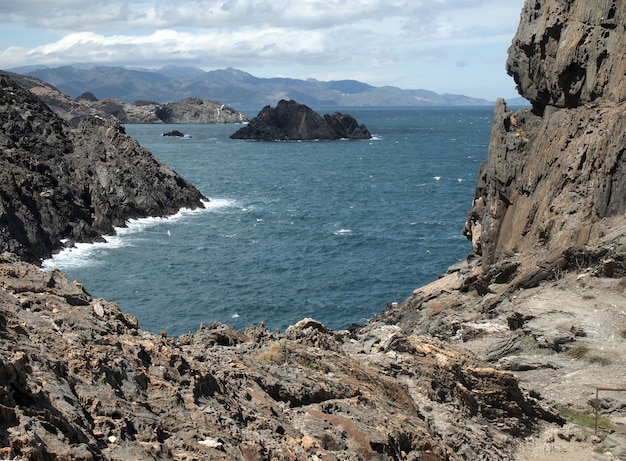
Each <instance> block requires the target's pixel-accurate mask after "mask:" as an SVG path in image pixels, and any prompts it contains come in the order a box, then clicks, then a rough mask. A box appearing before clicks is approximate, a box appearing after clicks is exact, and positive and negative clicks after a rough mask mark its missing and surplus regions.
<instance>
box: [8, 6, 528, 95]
mask: <svg viewBox="0 0 626 461" xmlns="http://www.w3.org/2000/svg"><path fill="white" fill-rule="evenodd" d="M523 3H524V0H178V1H176V0H134V1H132V0H131V1H129V0H91V1H89V0H18V1H15V0H0V69H5V70H8V69H14V68H18V67H22V66H33V65H46V66H49V67H57V66H63V65H71V64H99V65H122V66H128V67H133V68H147V69H154V68H159V67H162V66H167V65H180V66H194V67H199V68H202V69H204V70H215V69H224V68H227V67H233V68H236V69H240V70H243V71H245V72H249V73H250V74H252V75H255V76H257V77H268V78H269V77H289V78H298V79H307V78H315V79H317V80H323V81H328V80H343V79H354V80H359V81H361V82H365V83H369V84H370V85H374V86H385V85H391V86H396V87H400V88H404V89H426V90H431V91H436V92H437V93H454V94H464V95H467V96H472V97H481V98H485V99H488V100H495V99H496V98H498V97H505V98H513V97H516V96H518V95H517V91H516V90H515V83H514V82H513V79H512V78H511V77H509V76H508V75H507V73H506V70H505V62H506V56H507V55H506V52H507V49H508V47H509V46H510V44H511V40H512V38H513V36H514V34H515V31H516V30H517V26H518V24H519V18H520V12H521V10H522V6H523Z"/></svg>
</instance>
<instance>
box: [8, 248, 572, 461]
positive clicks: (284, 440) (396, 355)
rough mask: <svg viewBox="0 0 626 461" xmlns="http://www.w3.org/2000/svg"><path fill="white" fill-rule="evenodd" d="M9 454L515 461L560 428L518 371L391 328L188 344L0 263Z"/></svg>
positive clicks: (206, 330)
mask: <svg viewBox="0 0 626 461" xmlns="http://www.w3.org/2000/svg"><path fill="white" fill-rule="evenodd" d="M0 288H1V289H0V336H1V337H2V341H1V342H0V376H2V379H1V380H0V408H1V409H2V415H3V418H2V420H1V422H0V447H2V448H0V457H3V458H14V457H18V458H20V459H43V460H47V459H59V458H64V459H119V460H121V459H246V460H255V459H283V460H301V459H314V458H315V457H318V458H319V459H328V460H333V459H334V460H340V459H343V460H345V459H413V460H418V459H428V460H455V459H481V458H483V459H487V458H488V459H493V460H504V459H510V457H511V453H512V450H513V448H514V445H515V443H516V441H519V440H521V438H522V437H524V436H527V435H529V434H531V433H532V431H533V429H534V427H535V426H536V424H537V423H538V422H539V421H541V420H550V421H560V419H559V417H558V416H556V415H555V414H554V413H552V412H550V411H547V410H546V409H544V408H543V407H542V406H541V405H540V404H539V403H538V402H537V401H536V400H535V399H534V398H532V397H531V396H530V395H529V394H528V393H527V392H526V391H524V390H523V389H521V388H520V387H519V385H518V383H517V380H516V378H515V377H514V376H513V375H511V374H510V373H508V372H502V371H498V370H496V369H494V368H493V367H492V366H491V365H489V364H487V363H486V362H483V361H481V360H479V359H477V358H476V357H475V356H474V355H472V354H469V353H465V352H461V351H459V350H455V349H452V348H450V347H448V346H445V345H444V344H443V343H441V342H438V341H434V340H430V339H424V338H418V337H416V336H410V335H406V334H405V333H403V332H402V330H401V329H400V328H398V327H395V326H387V325H379V326H378V327H376V328H369V329H368V330H363V331H362V332H358V331H357V332H353V333H350V332H348V331H342V332H333V331H331V330H329V329H327V328H326V327H324V326H323V325H322V324H320V323H319V322H316V321H314V320H311V319H307V320H305V321H302V322H299V323H298V324H296V325H294V326H292V327H290V328H289V329H288V330H287V331H286V332H285V333H283V334H278V333H273V332H270V331H269V330H267V329H265V328H264V327H263V326H257V327H251V328H249V329H248V330H247V331H246V332H245V333H240V332H237V331H235V330H233V329H231V328H229V327H227V326H225V325H221V324H214V325H210V326H207V327H202V328H201V329H200V330H199V331H198V332H197V333H195V334H193V335H186V336H183V337H181V338H179V339H171V338H167V336H166V335H165V334H162V335H161V336H158V335H155V334H150V333H147V332H144V331H142V330H141V329H140V328H139V326H138V325H137V321H136V320H135V319H134V318H132V317H129V316H128V315H125V314H123V313H122V312H120V310H119V307H118V306H117V305H116V304H114V303H110V302H107V301H105V300H103V299H94V298H92V297H91V296H90V295H89V294H88V293H87V292H86V291H85V290H84V288H83V287H82V286H81V285H80V284H78V283H77V282H69V281H68V280H67V279H66V278H65V277H64V275H63V274H62V273H61V272H58V271H52V272H42V271H40V270H39V269H37V268H36V267H34V266H32V265H30V264H27V263H24V262H21V261H19V260H18V259H16V258H15V257H14V256H12V255H9V254H3V255H1V256H0Z"/></svg>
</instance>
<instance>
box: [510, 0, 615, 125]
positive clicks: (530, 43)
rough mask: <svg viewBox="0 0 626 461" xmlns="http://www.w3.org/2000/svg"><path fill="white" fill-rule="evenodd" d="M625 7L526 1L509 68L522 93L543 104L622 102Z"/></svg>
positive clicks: (605, 0)
mask: <svg viewBox="0 0 626 461" xmlns="http://www.w3.org/2000/svg"><path fill="white" fill-rule="evenodd" d="M625 22H626V8H625V5H624V3H623V2H620V1H616V0H598V1H597V2H594V3H593V5H590V4H589V3H588V2H583V1H571V0H569V1H554V0H547V1H538V0H537V1H527V2H526V4H525V5H524V9H523V10H522V15H521V22H520V27H519V29H518V31H517V34H516V35H515V38H514V39H513V44H512V46H511V48H510V49H509V58H508V61H507V70H508V72H509V74H510V75H512V76H513V78H514V79H515V82H516V83H517V84H518V88H519V92H520V94H521V95H522V96H524V97H525V98H526V99H528V100H529V101H531V102H532V105H533V108H534V109H535V112H536V113H538V114H542V113H543V110H544V108H545V107H546V106H554V107H559V108H563V107H571V108H574V107H579V106H581V105H582V104H585V103H589V102H595V101H598V102H606V101H611V102H616V103H618V102H622V101H624V100H626V79H624V75H626V55H624V52H623V50H624V48H625V47H626V34H624V23H625Z"/></svg>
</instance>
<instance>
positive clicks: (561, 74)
mask: <svg viewBox="0 0 626 461" xmlns="http://www.w3.org/2000/svg"><path fill="white" fill-rule="evenodd" d="M624 18H626V5H625V4H623V3H620V2H615V1H602V2H600V3H598V4H595V5H594V6H593V7H590V5H589V4H587V3H585V2H582V1H569V2H560V1H546V2H541V3H540V2H532V1H527V2H526V5H525V7H524V11H523V12H522V22H521V24H520V28H519V30H518V32H517V35H516V36H515V39H514V41H513V45H512V46H511V48H510V49H509V60H508V62H507V68H508V71H509V73H511V74H512V75H513V76H514V78H515V80H516V82H518V89H519V91H520V94H521V95H522V96H524V97H525V98H527V99H528V100H530V101H531V103H532V105H533V110H532V111H530V110H522V111H519V112H516V113H513V112H511V111H510V110H509V109H508V108H507V107H506V105H505V103H504V102H503V101H499V102H498V105H497V107H496V111H495V117H494V125H493V129H492V136H491V144H490V146H489V154H488V158H487V162H486V163H485V164H484V165H482V166H481V170H480V176H479V183H478V185H477V189H476V196H475V199H474V204H473V207H472V210H471V212H470V215H469V218H468V222H467V225H466V227H465V233H466V235H467V236H468V237H469V238H471V239H472V242H473V245H474V249H475V251H476V253H477V254H480V255H482V257H483V263H484V264H487V265H490V264H493V263H494V262H495V261H497V260H498V259H500V258H501V257H503V256H505V255H508V254H512V253H517V252H526V251H530V250H535V251H541V252H544V253H554V252H562V251H564V250H566V249H568V248H571V247H581V246H583V245H586V244H587V243H588V242H589V241H590V239H592V238H593V237H596V238H597V237H598V235H599V234H598V233H599V227H600V224H601V222H602V221H603V220H607V219H610V218H612V217H619V216H620V215H623V214H624V213H625V212H626V158H625V157H624V150H625V148H624V146H625V145H626V136H625V134H624V133H625V129H626V117H625V116H624V113H625V109H626V94H625V90H626V83H625V80H624V78H623V77H624V74H625V73H626V67H625V66H626V57H625V56H624V53H623V49H624V45H625V44H626V34H625V33H624V30H623V27H622V25H621V24H623V21H622V20H623V19H624ZM617 24H620V26H619V27H617Z"/></svg>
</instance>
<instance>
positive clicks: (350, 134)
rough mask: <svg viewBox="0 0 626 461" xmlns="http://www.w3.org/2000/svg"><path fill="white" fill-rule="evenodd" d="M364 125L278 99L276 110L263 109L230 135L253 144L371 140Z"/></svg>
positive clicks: (343, 115) (345, 116)
mask: <svg viewBox="0 0 626 461" xmlns="http://www.w3.org/2000/svg"><path fill="white" fill-rule="evenodd" d="M371 137H372V135H371V133H370V132H369V130H368V129H367V127H366V126H365V125H359V124H358V123H357V121H356V120H355V119H354V118H353V117H352V116H350V115H347V114H341V113H339V112H336V113H334V114H333V115H328V114H326V115H325V116H324V117H322V116H320V115H319V114H318V113H317V112H315V111H314V110H313V109H311V108H310V107H308V106H306V105H304V104H299V103H297V102H295V101H293V100H290V101H286V100H284V99H283V100H281V101H279V102H278V104H277V105H276V107H275V108H272V107H270V106H265V107H264V108H263V109H262V110H261V111H260V112H259V114H258V115H257V116H256V117H254V118H253V119H252V120H251V121H250V122H249V123H248V124H247V125H246V126H244V127H242V128H240V129H239V130H237V131H236V132H235V133H233V134H232V135H231V138H232V139H248V140H255V141H300V140H308V141H312V140H337V139H370V138H371Z"/></svg>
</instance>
